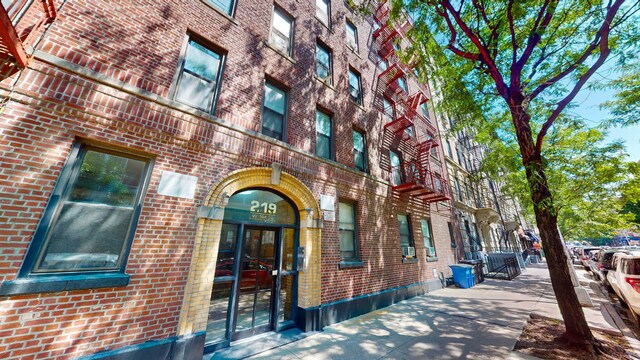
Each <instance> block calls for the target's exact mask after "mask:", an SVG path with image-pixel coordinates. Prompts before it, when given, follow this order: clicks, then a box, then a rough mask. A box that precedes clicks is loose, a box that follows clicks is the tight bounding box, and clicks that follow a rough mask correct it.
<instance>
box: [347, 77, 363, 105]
mask: <svg viewBox="0 0 640 360" xmlns="http://www.w3.org/2000/svg"><path fill="white" fill-rule="evenodd" d="M349 95H350V96H351V100H353V101H355V102H356V104H359V105H362V90H361V88H360V74H358V73H356V72H355V71H353V70H351V69H349Z"/></svg>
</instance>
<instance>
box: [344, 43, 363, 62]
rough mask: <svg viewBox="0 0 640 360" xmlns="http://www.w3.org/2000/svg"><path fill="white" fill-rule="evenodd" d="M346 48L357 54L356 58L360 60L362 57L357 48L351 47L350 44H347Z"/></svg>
mask: <svg viewBox="0 0 640 360" xmlns="http://www.w3.org/2000/svg"><path fill="white" fill-rule="evenodd" d="M347 49H349V50H351V52H352V53H353V55H355V56H357V57H358V59H360V60H362V57H361V56H360V54H358V50H356V49H354V48H352V47H351V46H349V45H347Z"/></svg>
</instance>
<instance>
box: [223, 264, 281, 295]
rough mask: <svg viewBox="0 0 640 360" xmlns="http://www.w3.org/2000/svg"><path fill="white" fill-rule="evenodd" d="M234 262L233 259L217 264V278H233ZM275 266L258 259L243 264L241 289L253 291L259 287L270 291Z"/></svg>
mask: <svg viewBox="0 0 640 360" xmlns="http://www.w3.org/2000/svg"><path fill="white" fill-rule="evenodd" d="M233 266H234V261H233V258H231V259H223V260H222V261H218V263H217V264H216V272H215V276H216V277H223V276H233ZM272 268H273V266H271V264H269V263H267V262H264V261H258V260H257V259H248V260H245V261H243V262H242V269H240V288H241V289H253V288H255V287H256V285H257V286H259V288H260V289H268V288H270V287H271V283H272V280H273V276H272V274H271V270H272Z"/></svg>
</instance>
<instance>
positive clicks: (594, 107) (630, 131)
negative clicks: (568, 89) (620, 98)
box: [570, 89, 640, 161]
mask: <svg viewBox="0 0 640 360" xmlns="http://www.w3.org/2000/svg"><path fill="white" fill-rule="evenodd" d="M613 95H614V93H613V92H612V91H611V90H608V91H589V90H587V89H583V90H582V91H581V92H580V94H578V96H576V99H575V100H574V103H575V104H576V105H578V106H577V107H576V108H573V109H571V110H570V111H571V112H575V113H577V114H579V115H581V116H582V117H584V118H585V119H587V121H588V122H589V123H591V124H593V125H594V126H595V125H597V124H598V123H600V121H602V120H603V119H606V118H608V117H610V116H611V115H610V114H609V112H608V111H607V110H600V108H599V105H600V103H602V102H604V101H607V100H611V99H613ZM615 140H622V141H623V142H624V145H625V146H626V148H627V153H628V154H629V158H628V160H630V161H640V123H639V124H636V125H634V126H627V127H624V128H611V129H609V135H608V136H607V138H606V141H607V142H612V141H615Z"/></svg>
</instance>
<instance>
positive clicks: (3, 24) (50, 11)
mask: <svg viewBox="0 0 640 360" xmlns="http://www.w3.org/2000/svg"><path fill="white" fill-rule="evenodd" d="M55 17H56V10H55V6H54V3H53V0H13V1H12V0H3V1H2V3H1V4H0V38H1V40H2V42H1V43H0V81H2V80H4V79H6V78H8V77H10V76H11V75H13V74H15V73H16V72H18V71H19V70H21V69H24V68H25V67H26V66H27V63H28V61H29V55H28V54H27V51H26V49H27V47H28V46H30V45H32V44H33V42H34V41H35V39H36V38H37V37H38V34H41V33H42V30H43V28H44V25H46V24H49V23H51V21H53V19H55Z"/></svg>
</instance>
